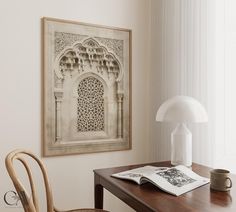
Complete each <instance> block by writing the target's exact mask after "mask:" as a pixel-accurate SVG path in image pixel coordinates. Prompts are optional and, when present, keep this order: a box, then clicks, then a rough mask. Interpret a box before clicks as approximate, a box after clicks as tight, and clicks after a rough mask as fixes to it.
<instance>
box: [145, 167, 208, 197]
mask: <svg viewBox="0 0 236 212" xmlns="http://www.w3.org/2000/svg"><path fill="white" fill-rule="evenodd" d="M141 181H142V182H147V181H148V182H151V183H152V184H154V185H156V186H157V187H159V188H160V189H162V190H164V191H166V192H168V193H171V194H173V195H176V196H179V195H181V194H183V193H186V192H188V191H191V190H193V189H195V188H197V187H199V186H202V185H205V184H207V183H209V179H208V178H204V177H201V176H199V175H198V174H196V173H194V172H193V171H192V170H190V169H189V168H187V167H185V166H181V165H180V166H176V167H172V168H169V169H167V170H164V171H159V172H156V173H153V174H151V175H144V176H143V177H142V179H141Z"/></svg>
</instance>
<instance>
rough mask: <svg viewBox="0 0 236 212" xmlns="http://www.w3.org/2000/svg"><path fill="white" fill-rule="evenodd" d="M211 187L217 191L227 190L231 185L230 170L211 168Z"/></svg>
mask: <svg viewBox="0 0 236 212" xmlns="http://www.w3.org/2000/svg"><path fill="white" fill-rule="evenodd" d="M210 174H211V178H210V182H211V185H210V187H211V189H213V190H217V191H229V190H230V188H231V187H232V185H233V184H232V180H231V179H230V177H229V174H230V172H229V171H228V170H226V169H213V170H211V172H210Z"/></svg>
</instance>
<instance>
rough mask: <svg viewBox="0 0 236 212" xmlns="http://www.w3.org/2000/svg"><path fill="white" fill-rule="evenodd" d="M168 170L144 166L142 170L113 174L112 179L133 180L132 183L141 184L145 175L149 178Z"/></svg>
mask: <svg viewBox="0 0 236 212" xmlns="http://www.w3.org/2000/svg"><path fill="white" fill-rule="evenodd" d="M167 169H168V167H156V166H143V167H140V168H136V169H131V170H128V171H124V172H119V173H116V174H113V175H112V177H116V178H120V179H126V180H132V181H134V182H136V183H137V184H141V182H140V179H141V177H142V176H143V175H145V176H149V175H151V174H153V173H156V172H158V171H163V170H167Z"/></svg>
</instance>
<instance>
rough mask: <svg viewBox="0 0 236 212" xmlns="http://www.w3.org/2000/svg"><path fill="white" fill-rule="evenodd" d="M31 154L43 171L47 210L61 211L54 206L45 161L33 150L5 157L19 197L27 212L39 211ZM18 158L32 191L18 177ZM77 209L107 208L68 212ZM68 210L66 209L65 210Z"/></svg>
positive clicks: (17, 152) (13, 153)
mask: <svg viewBox="0 0 236 212" xmlns="http://www.w3.org/2000/svg"><path fill="white" fill-rule="evenodd" d="M27 156H29V157H31V158H32V159H33V160H34V161H36V163H37V164H38V166H39V168H40V170H41V172H42V176H43V181H44V186H45V191H46V202H47V212H59V211H60V210H58V209H56V208H55V207H54V204H53V196H52V191H51V187H50V184H49V181H48V176H47V172H46V168H45V166H44V165H43V163H42V162H41V160H40V159H39V158H38V157H36V156H35V155H34V154H33V153H32V152H30V151H27V150H14V151H12V152H10V153H9V154H8V155H7V156H6V159H5V164H6V168H7V171H8V174H9V176H10V178H11V180H12V182H13V184H14V186H15V189H16V191H17V193H18V195H19V198H20V200H21V203H22V205H23V207H24V210H25V212H39V203H38V198H37V193H36V188H35V183H34V180H33V175H32V172H31V169H30V166H29V165H28V163H27V161H26V157H27ZM15 160H18V161H20V162H21V163H22V164H23V166H24V168H25V170H26V173H27V175H28V179H29V185H30V189H31V193H30V194H29V193H28V192H27V191H26V189H25V187H24V186H23V184H22V182H21V181H20V179H19V178H18V177H17V173H16V171H15V168H14V161H15ZM76 211H80V212H83V211H84V212H85V211H86V212H90V211H93V212H95V211H96V212H105V210H102V209H75V210H69V211H68V212H76ZM64 212H66V211H64Z"/></svg>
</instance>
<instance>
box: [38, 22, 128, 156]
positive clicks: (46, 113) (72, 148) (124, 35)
mask: <svg viewBox="0 0 236 212" xmlns="http://www.w3.org/2000/svg"><path fill="white" fill-rule="evenodd" d="M42 22H43V145H42V148H43V155H44V156H54V155H69V154H81V153H92V152H104V151H118V150H125V149H130V148H131V120H132V119H131V114H132V113H131V96H132V95H131V30H128V29H120V28H113V27H107V26H99V25H92V24H85V23H80V22H73V21H66V20H59V19H54V18H43V19H42Z"/></svg>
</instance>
